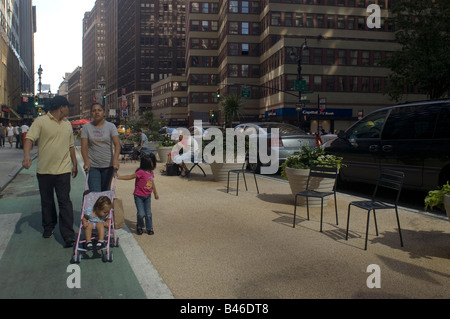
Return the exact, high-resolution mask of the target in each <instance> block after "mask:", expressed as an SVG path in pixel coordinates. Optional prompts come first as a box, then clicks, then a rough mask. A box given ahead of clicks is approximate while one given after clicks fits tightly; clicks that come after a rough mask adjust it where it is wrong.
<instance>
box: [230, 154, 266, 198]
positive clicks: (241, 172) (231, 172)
mask: <svg viewBox="0 0 450 319" xmlns="http://www.w3.org/2000/svg"><path fill="white" fill-rule="evenodd" d="M247 164H248V156H247V157H246V159H245V162H244V163H243V164H242V168H241V169H231V170H229V171H228V179H227V193H228V192H229V190H230V174H237V180H236V196H239V175H240V174H242V177H244V184H245V190H246V191H248V187H247V180H246V179H245V170H246V167H247ZM252 173H253V178H254V179H255V185H256V191H257V192H258V194H259V187H258V181H257V180H256V173H255V171H254V170H253V171H252Z"/></svg>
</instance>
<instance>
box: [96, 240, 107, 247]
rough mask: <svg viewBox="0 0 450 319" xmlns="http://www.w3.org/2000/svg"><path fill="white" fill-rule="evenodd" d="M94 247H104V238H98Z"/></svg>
mask: <svg viewBox="0 0 450 319" xmlns="http://www.w3.org/2000/svg"><path fill="white" fill-rule="evenodd" d="M95 247H96V248H97V249H102V248H103V247H105V241H104V240H99V241H98V242H97V245H95Z"/></svg>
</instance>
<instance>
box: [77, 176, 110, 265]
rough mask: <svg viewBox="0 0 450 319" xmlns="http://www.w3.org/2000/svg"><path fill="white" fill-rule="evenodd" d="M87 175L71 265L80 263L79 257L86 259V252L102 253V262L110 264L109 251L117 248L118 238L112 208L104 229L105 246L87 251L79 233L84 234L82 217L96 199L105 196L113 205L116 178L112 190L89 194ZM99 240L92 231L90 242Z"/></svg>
mask: <svg viewBox="0 0 450 319" xmlns="http://www.w3.org/2000/svg"><path fill="white" fill-rule="evenodd" d="M88 178H89V175H87V176H86V185H85V192H84V194H83V209H82V211H81V222H80V230H79V231H78V236H77V242H76V245H75V249H74V254H73V257H72V260H71V261H72V263H77V264H78V263H80V262H81V258H82V257H81V256H82V255H83V256H84V257H85V258H86V257H88V255H87V252H89V251H92V252H93V254H94V255H98V254H99V253H100V252H102V254H103V256H102V260H103V261H104V262H112V261H113V253H112V251H111V247H119V238H118V237H116V232H115V227H114V214H113V212H114V208H112V209H111V210H110V212H109V215H108V216H107V218H109V219H110V223H109V227H108V228H107V229H105V238H104V239H105V242H106V245H104V247H102V248H100V249H99V248H96V247H95V245H94V248H93V249H92V250H90V249H87V248H85V247H84V244H85V243H86V239H85V237H84V236H83V237H82V236H81V233H82V232H83V233H84V228H83V217H84V215H85V213H86V212H87V211H88V209H90V208H91V209H92V208H93V207H94V204H95V203H96V201H97V199H98V198H99V197H101V196H107V197H109V199H110V200H111V202H112V203H113V204H114V192H115V188H116V181H117V177H115V178H114V183H113V189H112V190H110V191H106V192H90V191H89V190H88V184H87V181H88ZM111 234H112V238H111ZM98 240H101V239H100V238H98V234H97V232H96V231H95V230H94V231H93V233H92V241H98Z"/></svg>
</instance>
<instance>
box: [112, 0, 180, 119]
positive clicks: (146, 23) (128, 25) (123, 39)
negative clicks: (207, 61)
mask: <svg viewBox="0 0 450 319" xmlns="http://www.w3.org/2000/svg"><path fill="white" fill-rule="evenodd" d="M184 28H185V1H183V0H140V1H138V0H127V1H125V0H118V1H117V69H118V74H117V88H118V95H119V96H122V95H123V96H125V98H126V101H125V105H126V106H127V111H128V114H142V113H143V112H145V110H148V109H150V107H151V85H152V84H153V83H155V82H157V81H159V80H162V79H164V78H166V77H168V76H170V75H181V74H183V73H184V70H185V63H184V54H185V40H184V37H185V30H184ZM108 93H109V92H107V94H108ZM119 103H122V102H119Z"/></svg>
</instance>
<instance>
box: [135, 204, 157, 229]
mask: <svg viewBox="0 0 450 319" xmlns="http://www.w3.org/2000/svg"><path fill="white" fill-rule="evenodd" d="M134 203H135V204H136V209H137V224H138V226H139V227H141V228H144V220H145V229H146V230H151V229H153V223H152V209H151V203H152V196H151V195H150V196H146V197H142V196H137V195H134Z"/></svg>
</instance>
